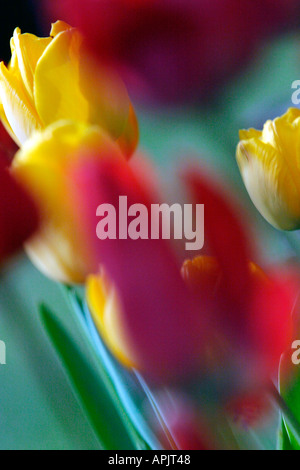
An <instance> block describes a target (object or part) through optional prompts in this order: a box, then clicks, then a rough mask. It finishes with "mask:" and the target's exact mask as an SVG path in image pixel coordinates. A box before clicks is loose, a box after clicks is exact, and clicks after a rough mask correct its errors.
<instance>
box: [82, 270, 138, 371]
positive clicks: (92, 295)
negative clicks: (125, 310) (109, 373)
mask: <svg viewBox="0 0 300 470" xmlns="http://www.w3.org/2000/svg"><path fill="white" fill-rule="evenodd" d="M86 296H87V301H88V305H89V308H90V312H91V314H92V317H93V320H94V322H95V325H96V327H97V329H98V331H99V333H100V334H101V336H102V338H103V340H104V341H105V342H106V344H107V346H108V347H109V348H110V349H111V351H112V353H113V354H114V355H115V356H116V357H117V358H118V360H119V361H120V362H121V363H122V364H123V365H124V366H125V367H136V366H135V364H134V361H133V359H132V357H133V355H132V352H131V351H130V347H129V343H128V340H127V338H126V336H125V332H124V328H123V327H122V319H121V307H120V305H119V303H118V299H117V295H116V292H115V290H114V288H113V287H112V286H110V285H109V284H108V281H107V279H106V278H105V276H104V275H102V276H100V275H98V276H89V277H88V279H87V283H86Z"/></svg>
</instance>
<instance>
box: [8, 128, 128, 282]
mask: <svg viewBox="0 0 300 470" xmlns="http://www.w3.org/2000/svg"><path fill="white" fill-rule="evenodd" d="M101 152H104V153H105V155H107V154H109V155H111V157H112V158H113V157H115V158H124V157H123V155H122V154H121V152H120V150H119V148H118V146H117V145H116V144H115V143H114V142H113V141H112V140H111V139H110V138H109V137H108V136H107V135H106V134H105V133H104V132H103V131H101V130H100V129H99V127H98V126H89V125H88V124H85V123H78V122H73V121H58V122H56V123H53V124H52V125H50V126H48V127H47V128H46V129H44V130H42V131H40V132H36V133H35V134H34V136H33V137H32V138H31V139H29V140H28V141H27V142H25V144H24V145H23V146H22V148H21V149H20V150H19V151H18V152H17V154H16V156H15V158H14V161H13V166H12V171H13V172H14V174H15V175H16V176H17V177H18V178H19V179H20V180H21V182H22V183H23V184H24V185H25V186H26V187H27V188H28V191H30V192H31V193H32V194H33V196H34V198H35V200H36V201H37V203H38V204H39V205H40V211H41V213H42V215H43V224H42V228H41V229H40V230H39V232H38V233H37V234H36V236H35V237H34V238H32V239H31V240H30V241H29V242H28V243H27V244H26V250H27V252H28V254H29V257H30V258H31V260H32V262H33V263H34V264H35V265H36V266H37V267H38V268H39V269H40V270H41V271H42V272H44V273H45V274H46V275H47V276H49V277H51V278H54V279H56V280H58V281H60V282H75V283H82V282H84V280H85V278H86V276H87V275H88V274H89V266H90V264H89V259H90V258H89V253H88V247H86V246H85V244H84V243H82V240H81V238H80V234H79V233H78V230H76V228H77V221H76V219H75V217H76V213H75V210H76V209H75V208H74V203H73V201H72V200H70V197H69V194H68V193H67V191H66V178H67V174H68V168H69V164H70V163H71V162H73V161H74V160H75V159H76V158H77V159H81V158H84V155H85V154H86V153H87V154H88V155H92V156H94V158H101V155H102V153H101Z"/></svg>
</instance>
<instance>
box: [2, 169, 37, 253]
mask: <svg viewBox="0 0 300 470" xmlns="http://www.w3.org/2000/svg"><path fill="white" fill-rule="evenodd" d="M0 193H1V197H0V260H3V259H4V258H5V257H7V256H8V255H10V254H12V253H14V252H15V251H16V250H17V249H18V248H20V247H21V246H22V244H23V243H24V242H25V241H26V239H27V238H28V237H29V236H30V235H32V234H33V232H34V231H35V230H36V229H37V227H38V222H39V217H38V212H37V209H36V205H35V204H34V202H33V201H32V199H31V198H30V197H29V195H28V194H27V192H25V190H24V189H23V188H22V187H21V186H19V184H18V183H17V182H16V181H15V180H14V179H13V177H12V176H11V175H10V174H9V172H8V170H7V169H6V168H4V167H3V166H2V165H0Z"/></svg>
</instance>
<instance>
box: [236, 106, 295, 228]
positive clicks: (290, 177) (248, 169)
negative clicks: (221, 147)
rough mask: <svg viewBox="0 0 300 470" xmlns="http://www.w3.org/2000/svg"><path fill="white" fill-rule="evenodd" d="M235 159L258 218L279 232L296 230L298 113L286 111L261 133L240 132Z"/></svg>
mask: <svg viewBox="0 0 300 470" xmlns="http://www.w3.org/2000/svg"><path fill="white" fill-rule="evenodd" d="M236 158H237V162H238V166H239V169H240V172H241V175H242V178H243V181H244V184H245V186H246V189H247V191H248V193H249V195H250V198H251V199H252V202H253V203H254V205H255V206H256V208H257V209H258V210H259V212H260V213H261V214H262V216H263V217H264V218H265V219H266V220H267V221H268V222H269V223H270V224H272V225H273V226H274V227H276V228H278V229H281V230H296V229H299V228H300V110H299V109H296V108H290V109H289V110H288V111H287V112H286V113H285V114H284V115H283V116H281V117H279V118H276V119H275V120H274V121H270V120H269V121H267V122H266V123H265V125H264V128H263V130H262V131H258V130H255V129H249V130H242V131H240V142H239V144H238V147H237V153H236Z"/></svg>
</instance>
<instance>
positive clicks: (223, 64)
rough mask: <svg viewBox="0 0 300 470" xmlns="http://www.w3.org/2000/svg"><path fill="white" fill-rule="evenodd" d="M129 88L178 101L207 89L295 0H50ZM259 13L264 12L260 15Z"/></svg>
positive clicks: (281, 21) (287, 17) (282, 22)
mask: <svg viewBox="0 0 300 470" xmlns="http://www.w3.org/2000/svg"><path fill="white" fill-rule="evenodd" d="M46 3H48V5H49V9H50V11H51V12H52V14H54V15H55V16H58V17H61V18H63V19H66V20H67V21H70V22H71V23H72V24H74V25H75V26H78V27H79V28H80V29H81V30H82V31H83V32H84V34H85V35H86V37H87V39H88V41H89V43H90V45H91V46H92V48H93V50H94V51H95V52H96V54H97V55H98V57H99V58H100V59H101V60H106V61H108V62H109V63H113V64H114V65H115V66H116V67H117V68H118V70H119V71H120V72H121V73H122V74H123V78H124V79H126V80H127V83H131V85H132V91H133V92H136V91H137V88H138V89H139V92H140V94H143V96H145V95H146V96H147V97H148V99H149V95H150V98H152V97H153V96H154V97H155V98H156V99H158V100H160V101H163V102H171V103H172V102H178V101H185V100H187V99H189V100H193V99H195V98H197V97H199V96H200V97H202V98H206V97H207V94H208V93H209V92H210V93H215V92H216V89H217V88H218V87H219V86H220V85H222V83H223V81H224V80H225V79H227V78H229V77H231V76H232V74H233V73H234V72H236V71H240V68H241V66H242V65H243V64H245V63H246V62H247V61H248V60H249V59H250V58H251V57H252V54H253V52H255V50H256V47H257V46H258V45H259V43H260V42H261V40H262V39H263V38H264V37H265V36H266V34H268V33H270V31H274V30H276V31H277V30H278V28H281V27H283V26H286V25H287V24H291V23H292V22H293V19H294V18H295V17H296V12H297V8H298V2H297V0H277V1H276V2H271V1H270V0H243V1H242V2H241V1H240V0H210V1H208V0H189V1H188V2H187V1H184V0H148V1H132V0H114V1H111V0H109V1H108V0H51V1H49V2H46ZM266 18H267V20H266Z"/></svg>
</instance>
